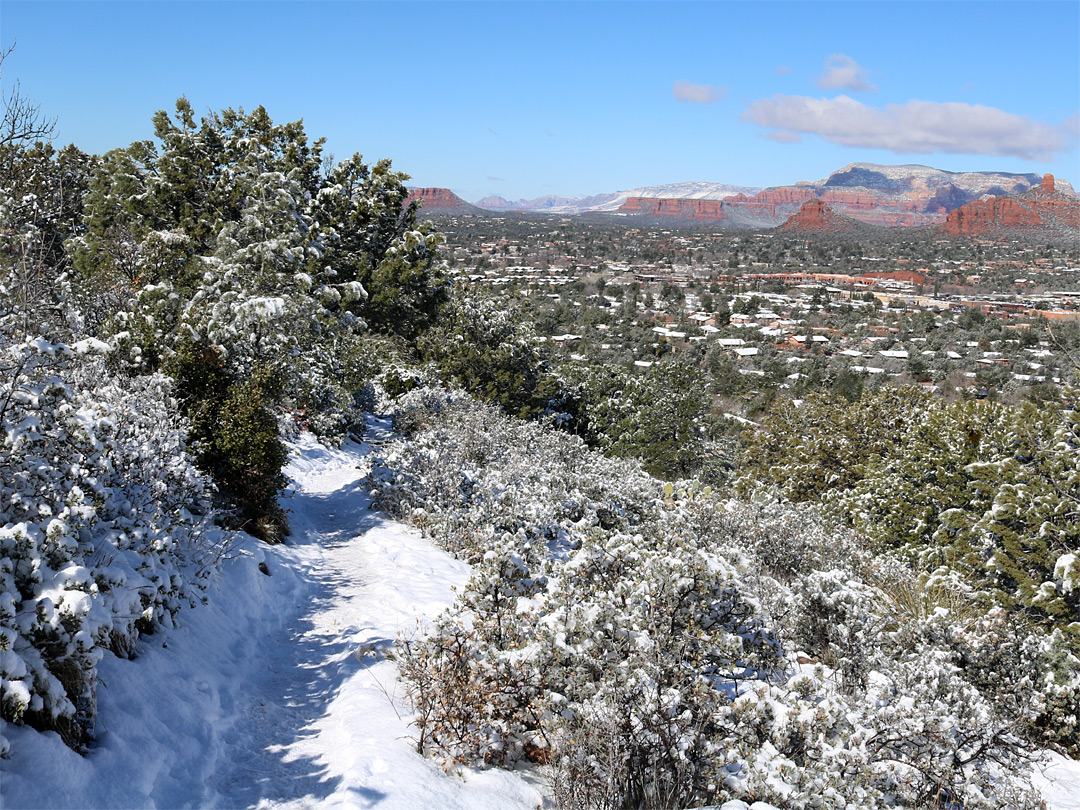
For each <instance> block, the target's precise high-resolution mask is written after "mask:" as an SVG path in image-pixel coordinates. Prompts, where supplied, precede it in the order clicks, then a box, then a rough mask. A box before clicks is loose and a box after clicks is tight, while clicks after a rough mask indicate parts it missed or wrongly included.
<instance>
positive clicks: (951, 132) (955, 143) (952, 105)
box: [742, 95, 1076, 160]
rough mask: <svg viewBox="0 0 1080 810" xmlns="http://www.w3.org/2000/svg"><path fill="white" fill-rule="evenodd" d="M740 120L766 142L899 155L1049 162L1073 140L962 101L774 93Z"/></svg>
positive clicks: (1063, 129) (1065, 129)
mask: <svg viewBox="0 0 1080 810" xmlns="http://www.w3.org/2000/svg"><path fill="white" fill-rule="evenodd" d="M742 117H743V119H744V120H746V121H749V122H751V123H753V124H757V125H758V126H759V127H764V128H766V129H768V130H770V132H769V133H767V134H766V136H767V137H769V138H772V139H773V140H779V141H784V142H790V141H795V140H796V139H797V138H798V135H799V134H804V135H806V134H810V135H820V136H821V137H822V138H824V139H825V140H827V141H831V142H832V143H838V144H841V145H843V146H856V147H864V148H867V149H887V150H889V151H890V152H896V153H898V154H929V153H932V152H949V153H954V154H972V155H996V156H1001V157H1005V156H1008V157H1018V158H1024V159H1027V160H1051V159H1053V156H1054V155H1055V154H1057V153H1059V152H1062V151H1064V150H1065V149H1067V148H1069V146H1070V145H1071V141H1072V140H1074V139H1075V137H1076V136H1075V133H1074V132H1072V131H1070V127H1069V123H1068V122H1066V123H1064V124H1060V125H1054V124H1048V123H1045V122H1042V121H1034V120H1032V119H1030V118H1025V117H1024V116H1020V115H1013V114H1012V113H1007V112H1005V111H1004V110H998V109H996V108H994V107H985V106H982V105H980V104H963V103H960V102H936V101H909V102H907V103H906V104H887V105H885V106H884V107H870V106H868V105H866V104H863V103H862V102H861V101H856V100H855V99H853V98H849V97H848V96H837V97H836V98H831V99H817V98H809V97H807V96H783V95H775V96H773V97H772V98H765V99H760V100H759V101H755V102H754V103H752V104H751V105H750V106H749V107H748V108H747V109H746V111H745V112H744V113H743V115H742ZM1073 127H1074V128H1075V125H1073Z"/></svg>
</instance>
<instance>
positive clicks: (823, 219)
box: [778, 197, 860, 233]
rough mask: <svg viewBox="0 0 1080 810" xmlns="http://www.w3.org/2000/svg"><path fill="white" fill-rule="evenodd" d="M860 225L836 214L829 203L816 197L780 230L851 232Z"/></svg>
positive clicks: (804, 205) (808, 201) (849, 218)
mask: <svg viewBox="0 0 1080 810" xmlns="http://www.w3.org/2000/svg"><path fill="white" fill-rule="evenodd" d="M859 224H860V223H859V222H857V221H856V220H854V219H852V218H851V217H845V216H841V215H840V214H838V213H836V212H835V211H834V210H833V209H832V208H830V207H829V204H828V203H827V202H825V201H824V200H822V199H821V198H819V197H815V198H813V199H809V200H807V201H806V202H804V203H803V206H802V208H800V209H799V212H798V213H797V214H794V215H793V216H792V217H791V218H790V219H789V220H788V221H787V222H785V223H784V224H783V225H781V226H780V227H779V228H778V230H781V231H799V232H806V231H809V232H812V233H832V232H835V231H851V230H854V229H855V228H856V227H858V226H859Z"/></svg>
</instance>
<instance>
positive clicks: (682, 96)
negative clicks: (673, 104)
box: [671, 81, 728, 104]
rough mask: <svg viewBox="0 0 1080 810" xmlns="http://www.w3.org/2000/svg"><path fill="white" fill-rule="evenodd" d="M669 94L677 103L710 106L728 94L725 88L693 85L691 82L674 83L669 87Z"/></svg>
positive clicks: (711, 85)
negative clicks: (671, 94)
mask: <svg viewBox="0 0 1080 810" xmlns="http://www.w3.org/2000/svg"><path fill="white" fill-rule="evenodd" d="M671 92H672V93H674V94H675V98H677V99H678V100H679V101H687V102H690V103H691V104H712V103H713V102H714V101H719V100H720V99H722V98H724V96H726V95H727V94H728V88H727V87H718V86H716V85H713V84H693V83H691V82H684V81H676V82H673V83H672V85H671Z"/></svg>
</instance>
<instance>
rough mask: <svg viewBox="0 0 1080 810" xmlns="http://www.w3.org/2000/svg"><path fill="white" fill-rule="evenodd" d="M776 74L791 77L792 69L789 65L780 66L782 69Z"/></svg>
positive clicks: (777, 70)
mask: <svg viewBox="0 0 1080 810" xmlns="http://www.w3.org/2000/svg"><path fill="white" fill-rule="evenodd" d="M776 72H777V73H779V74H780V75H781V76H790V75H791V68H789V67H788V66H787V65H780V67H778V68H777V69H776Z"/></svg>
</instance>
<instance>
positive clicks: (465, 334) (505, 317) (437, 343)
mask: <svg viewBox="0 0 1080 810" xmlns="http://www.w3.org/2000/svg"><path fill="white" fill-rule="evenodd" d="M419 349H420V353H421V356H422V357H423V358H424V359H425V360H428V361H431V362H433V363H434V364H435V365H436V366H437V367H438V369H439V371H440V372H442V373H443V374H444V375H445V376H446V377H447V378H448V379H450V380H453V381H454V382H456V383H457V384H458V385H460V386H461V387H462V388H464V389H465V390H466V391H469V392H470V393H472V394H474V395H476V396H478V397H479V398H480V399H483V400H485V401H487V402H491V403H493V404H495V405H498V406H499V407H500V408H502V409H503V410H504V411H506V412H507V413H509V414H513V415H515V416H520V417H522V418H524V419H528V418H531V417H534V416H536V415H538V414H540V413H543V412H544V411H545V410H547V408H548V406H549V404H550V402H551V400H552V398H553V397H554V396H555V395H556V394H557V391H558V385H557V381H556V380H555V378H554V377H553V376H552V375H551V373H550V371H549V370H548V364H547V361H546V360H545V359H544V358H543V357H542V356H541V355H540V353H539V352H538V351H537V349H536V345H535V338H534V336H533V334H532V330H531V329H530V328H529V326H528V324H527V322H525V321H524V319H523V318H522V317H521V314H520V313H519V312H517V311H516V310H514V309H513V308H512V307H508V306H506V305H505V304H504V303H502V302H497V301H496V300H495V299H494V298H491V297H490V296H486V295H476V294H473V293H471V292H469V293H467V292H466V291H465V290H464V289H459V290H458V291H457V294H456V295H455V296H454V297H453V299H451V301H450V303H449V305H448V306H447V308H446V311H445V312H444V315H443V318H442V319H441V320H440V322H439V323H438V325H437V326H435V327H434V328H432V329H431V330H429V331H428V333H427V334H426V335H425V336H424V337H423V338H422V339H421V340H420V342H419Z"/></svg>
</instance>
